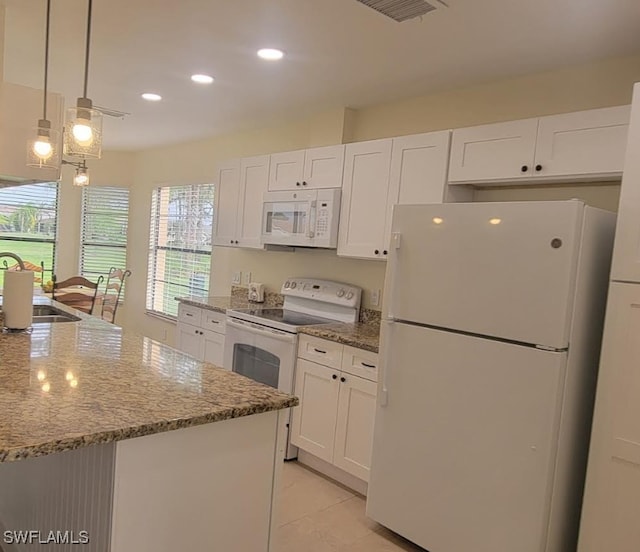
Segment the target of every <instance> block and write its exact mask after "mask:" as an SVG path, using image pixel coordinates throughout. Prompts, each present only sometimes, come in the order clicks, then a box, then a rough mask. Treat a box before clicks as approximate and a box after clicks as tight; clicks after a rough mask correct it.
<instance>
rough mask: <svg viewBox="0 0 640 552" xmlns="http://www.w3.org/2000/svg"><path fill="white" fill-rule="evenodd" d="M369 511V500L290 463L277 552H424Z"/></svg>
mask: <svg viewBox="0 0 640 552" xmlns="http://www.w3.org/2000/svg"><path fill="white" fill-rule="evenodd" d="M364 512H365V499H364V497H362V496H360V495H358V494H355V493H354V492H352V491H350V490H348V489H346V488H345V487H342V486H340V485H339V484H337V483H334V482H332V481H331V480H329V479H326V478H324V477H323V476H321V475H319V474H317V473H316V472H314V471H311V470H309V469H307V468H305V467H304V466H302V465H301V464H298V463H297V462H285V465H284V472H283V476H282V491H281V496H280V505H279V520H280V527H279V528H278V535H277V544H278V547H277V549H276V552H294V551H295V552H300V551H304V552H422V550H423V549H422V548H419V547H417V546H415V545H414V544H411V543H410V542H408V541H406V540H404V539H402V538H401V537H399V536H398V535H395V534H394V533H392V532H391V531H389V530H387V529H385V528H384V527H382V526H381V525H378V524H377V523H375V522H374V521H372V520H370V519H368V518H367V517H366V516H365V513H364Z"/></svg>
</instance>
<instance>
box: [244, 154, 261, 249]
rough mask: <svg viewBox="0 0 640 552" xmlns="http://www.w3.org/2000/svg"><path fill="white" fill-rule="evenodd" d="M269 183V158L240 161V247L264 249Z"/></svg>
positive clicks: (251, 158)
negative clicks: (262, 238)
mask: <svg viewBox="0 0 640 552" xmlns="http://www.w3.org/2000/svg"><path fill="white" fill-rule="evenodd" d="M268 182H269V156H268V155H261V156H259V157H249V158H246V159H242V160H241V161H240V199H239V202H238V220H237V226H236V240H237V241H238V244H237V245H238V246H239V247H248V248H253V249H262V248H263V246H262V244H261V243H260V236H261V229H262V196H263V194H264V192H266V191H267V185H268Z"/></svg>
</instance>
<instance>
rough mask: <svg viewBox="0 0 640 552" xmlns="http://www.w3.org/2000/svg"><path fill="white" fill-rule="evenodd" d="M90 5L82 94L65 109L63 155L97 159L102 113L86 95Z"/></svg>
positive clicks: (98, 155) (91, 2) (100, 143)
mask: <svg viewBox="0 0 640 552" xmlns="http://www.w3.org/2000/svg"><path fill="white" fill-rule="evenodd" d="M92 5H93V0H88V9H87V40H86V45H85V59H84V90H83V95H82V97H81V98H78V102H77V104H76V106H75V107H70V108H69V109H67V125H66V128H65V133H64V153H65V155H70V156H74V157H81V158H83V159H87V158H96V159H99V158H100V156H101V155H102V113H100V112H99V111H97V110H96V109H93V103H92V102H91V100H90V99H89V98H88V97H87V84H88V80H89V48H90V45H91V12H92Z"/></svg>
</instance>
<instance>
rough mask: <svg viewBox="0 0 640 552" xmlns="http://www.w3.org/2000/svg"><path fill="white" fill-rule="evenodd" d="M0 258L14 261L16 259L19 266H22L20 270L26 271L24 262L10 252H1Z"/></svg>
mask: <svg viewBox="0 0 640 552" xmlns="http://www.w3.org/2000/svg"><path fill="white" fill-rule="evenodd" d="M0 257H11V258H12V259H15V260H16V261H17V262H18V265H20V270H26V269H25V267H24V262H23V261H22V259H21V258H20V257H18V255H16V254H15V253H9V251H0ZM5 266H6V265H5Z"/></svg>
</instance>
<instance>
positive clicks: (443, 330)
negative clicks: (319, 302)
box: [367, 200, 615, 552]
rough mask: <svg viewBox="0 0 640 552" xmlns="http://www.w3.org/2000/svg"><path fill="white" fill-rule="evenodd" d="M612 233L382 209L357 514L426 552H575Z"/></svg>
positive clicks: (585, 226) (515, 215)
mask: <svg viewBox="0 0 640 552" xmlns="http://www.w3.org/2000/svg"><path fill="white" fill-rule="evenodd" d="M614 226H615V215H614V214H613V213H609V212H607V211H602V210H600V209H595V208H591V207H588V206H585V205H584V203H582V202H580V201H577V200H571V201H545V202H517V203H511V202H505V203H457V204H437V205H436V204H434V205H402V206H396V207H395V208H394V213H393V223H392V244H391V249H390V259H389V262H388V266H387V275H386V280H385V308H384V312H383V316H384V320H383V327H382V334H381V361H382V362H381V374H380V377H379V387H378V405H377V410H376V421H375V436H374V443H373V453H372V467H371V476H370V481H369V491H368V497H367V515H368V516H369V517H371V518H373V519H374V520H376V521H378V522H379V523H381V524H382V525H384V526H386V527H388V528H390V529H392V530H393V531H395V532H397V533H399V534H400V535H402V536H404V537H406V538H407V539H409V540H410V541H413V542H414V543H416V544H418V545H420V546H422V547H424V548H426V549H427V550H429V551H430V552H467V551H472V550H473V551H474V552H571V551H572V550H575V546H576V539H577V532H578V520H579V513H580V503H581V497H582V490H583V485H584V472H585V464H586V455H587V448H588V440H589V430H590V423H591V414H592V407H593V395H594V387H595V381H596V375H597V365H598V355H599V350H600V341H601V332H602V322H603V316H604V307H605V300H606V290H607V279H608V275H609V265H610V259H611V248H612V243H613V233H614Z"/></svg>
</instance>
